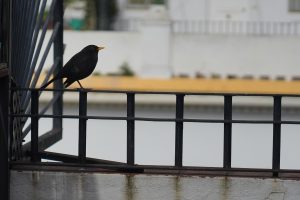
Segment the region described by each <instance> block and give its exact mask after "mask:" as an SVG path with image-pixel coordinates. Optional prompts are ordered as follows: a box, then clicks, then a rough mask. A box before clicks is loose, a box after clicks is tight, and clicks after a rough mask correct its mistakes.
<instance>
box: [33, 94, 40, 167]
mask: <svg viewBox="0 0 300 200" xmlns="http://www.w3.org/2000/svg"><path fill="white" fill-rule="evenodd" d="M38 113H39V91H38V90H31V161H32V162H38V161H40V158H39V154H38V148H39V147H38V142H39V141H38V140H39V133H38V129H39V121H38V120H39V117H38Z"/></svg>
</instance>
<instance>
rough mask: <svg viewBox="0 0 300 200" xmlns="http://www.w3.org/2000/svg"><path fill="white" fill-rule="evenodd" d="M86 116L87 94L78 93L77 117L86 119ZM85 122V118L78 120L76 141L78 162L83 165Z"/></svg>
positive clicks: (83, 92)
mask: <svg viewBox="0 0 300 200" xmlns="http://www.w3.org/2000/svg"><path fill="white" fill-rule="evenodd" d="M86 114H87V92H86V91H84V90H80V92H79V116H80V117H86ZM86 121H87V119H85V118H79V138H78V139H79V140H78V161H79V162H80V163H84V162H85V160H86Z"/></svg>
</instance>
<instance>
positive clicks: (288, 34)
mask: <svg viewBox="0 0 300 200" xmlns="http://www.w3.org/2000/svg"><path fill="white" fill-rule="evenodd" d="M50 3H51V1H49V5H50ZM64 7H65V11H64V44H65V50H64V63H65V62H66V61H68V60H69V59H70V58H71V56H73V55H74V54H75V53H77V52H78V51H80V50H81V49H82V48H83V47H84V46H86V45H88V44H96V45H101V46H105V47H106V48H105V49H104V50H102V51H100V52H99V61H98V64H97V67H96V69H95V72H94V74H93V75H94V76H92V77H90V78H87V79H86V80H84V81H83V82H82V83H83V86H84V87H86V88H93V89H108V90H124V89H125V90H141V91H153V90H154V91H181V92H209V93H210V92H211V93H214V92H222V93H223V92H231V93H251V94H253V93H267V94H270V93H272V94H276V93H283V94H287V93H288V94H299V93H300V83H299V80H300V67H299V66H300V57H299V52H300V45H299V44H300V37H299V36H300V0H276V1H274V0H184V1H183V0H65V4H64ZM48 9H49V7H48ZM51 26H52V25H51V23H50V25H49V30H48V33H47V35H46V38H47V37H48V39H49V37H50V35H51V31H52V29H51V28H52V27H51ZM52 62H53V58H52V56H48V58H47V60H46V62H45V68H44V69H45V70H48V68H49V67H50V66H51V65H52ZM72 87H73V88H74V87H75V88H77V87H78V85H77V84H76V83H75V84H73V85H72ZM49 99H50V96H49V95H47V94H43V95H42V96H41V101H42V102H44V103H47V102H48V101H49ZM88 101H89V104H88V105H89V108H88V114H92V115H101V116H102V115H104V116H105V115H106V116H126V96H125V95H123V94H120V95H118V94H97V95H96V94H89V95H88ZM282 102H283V110H282V118H284V119H285V120H299V116H300V102H299V99H298V98H292V97H285V98H283V101H282ZM272 106H273V99H272V97H247V96H245V97H234V98H233V118H234V119H255V120H272V117H273V107H272ZM223 110H224V102H223V97H218V96H213V95H212V96H206V97H202V96H199V97H194V96H187V97H186V101H185V114H184V117H188V118H196V119H223V117H224V112H223ZM77 113H78V97H77V96H74V95H73V94H68V92H65V95H64V114H77ZM136 116H137V117H139V116H140V117H171V118H172V117H174V116H175V98H174V96H168V95H137V97H136ZM47 120H48V121H47ZM49 120H50V119H41V120H40V123H41V125H40V129H41V130H42V131H40V132H45V131H47V130H48V129H51V123H49ZM63 126H64V136H63V140H61V141H60V142H58V143H57V144H55V145H54V146H53V147H51V148H50V150H51V151H56V152H62V153H70V154H73V155H76V154H77V140H78V139H77V138H78V133H77V126H78V120H72V119H64V125H63ZM174 128H175V124H174V123H171V122H151V123H150V122H136V163H137V164H165V165H172V164H173V162H174V140H175V135H174V130H175V129H174ZM299 128H300V127H299V125H282V143H281V145H282V149H281V153H282V157H281V165H282V168H299V167H300V161H299V160H297V159H294V157H293V156H291V152H292V154H293V153H295V152H299V151H300V146H299V145H298V142H297V141H300V136H299V134H298V132H299ZM223 132H224V130H223V124H209V123H185V124H184V145H183V148H184V149H183V164H184V165H192V166H194V165H196V166H222V156H223V155H222V151H223V146H222V145H223V139H224V138H223ZM232 132H233V139H232V166H233V167H248V168H249V167H261V168H271V166H272V124H259V125H257V124H234V125H233V128H232ZM87 137H88V138H87V141H88V143H87V156H89V157H97V158H101V159H108V160H116V161H122V162H124V161H125V160H126V122H125V121H103V120H102V121H101V120H89V121H88V136H87ZM70 141H72V142H70Z"/></svg>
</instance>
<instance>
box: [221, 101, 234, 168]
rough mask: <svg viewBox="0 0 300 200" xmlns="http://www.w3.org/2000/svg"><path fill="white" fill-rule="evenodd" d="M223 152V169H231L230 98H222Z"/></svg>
mask: <svg viewBox="0 0 300 200" xmlns="http://www.w3.org/2000/svg"><path fill="white" fill-rule="evenodd" d="M224 120H226V121H228V122H225V123H224V150H223V168H225V169H228V168H231V149H232V147H231V143H232V123H231V122H230V121H231V120H232V96H229V95H225V96H224Z"/></svg>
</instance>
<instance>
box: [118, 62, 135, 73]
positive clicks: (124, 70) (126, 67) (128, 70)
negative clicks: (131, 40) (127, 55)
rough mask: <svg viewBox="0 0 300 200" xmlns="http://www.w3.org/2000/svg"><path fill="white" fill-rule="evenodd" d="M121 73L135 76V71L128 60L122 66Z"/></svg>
mask: <svg viewBox="0 0 300 200" xmlns="http://www.w3.org/2000/svg"><path fill="white" fill-rule="evenodd" d="M120 75H121V76H135V74H134V71H133V70H132V69H131V68H130V66H129V65H128V63H127V62H124V63H123V64H122V65H121V66H120Z"/></svg>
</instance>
